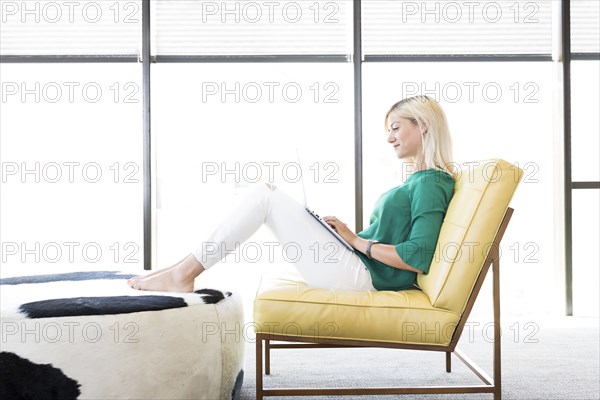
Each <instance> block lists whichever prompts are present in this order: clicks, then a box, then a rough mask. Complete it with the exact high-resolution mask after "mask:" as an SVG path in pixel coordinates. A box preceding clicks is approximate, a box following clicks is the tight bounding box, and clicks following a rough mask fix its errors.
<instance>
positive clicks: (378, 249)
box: [348, 235, 423, 274]
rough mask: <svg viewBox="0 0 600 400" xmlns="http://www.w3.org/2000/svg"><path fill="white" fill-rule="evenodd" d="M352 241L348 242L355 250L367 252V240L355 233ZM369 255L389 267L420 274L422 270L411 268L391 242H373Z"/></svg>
mask: <svg viewBox="0 0 600 400" xmlns="http://www.w3.org/2000/svg"><path fill="white" fill-rule="evenodd" d="M354 236H355V239H354V240H353V242H348V243H349V244H350V245H351V246H352V247H354V248H355V249H356V250H358V251H360V252H361V253H363V254H366V252H367V244H368V243H369V241H368V240H366V239H363V238H361V237H358V236H356V235H354ZM371 257H373V258H374V259H376V260H377V261H381V262H382V263H384V264H387V265H389V266H390V267H394V268H398V269H405V270H408V271H412V272H416V273H418V274H422V273H423V271H421V270H420V269H417V268H413V267H411V266H410V265H408V264H407V263H405V262H404V260H402V258H400V256H399V255H398V252H396V246H393V245H391V244H383V243H375V244H374V245H372V246H371Z"/></svg>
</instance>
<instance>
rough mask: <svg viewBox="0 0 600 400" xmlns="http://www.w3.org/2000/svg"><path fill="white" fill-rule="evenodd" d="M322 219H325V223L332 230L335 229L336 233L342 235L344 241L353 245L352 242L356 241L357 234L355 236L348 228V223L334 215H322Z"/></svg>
mask: <svg viewBox="0 0 600 400" xmlns="http://www.w3.org/2000/svg"><path fill="white" fill-rule="evenodd" d="M323 221H325V222H326V223H327V225H329V226H331V227H332V228H333V230H334V231H336V232H337V233H338V235H340V236H341V237H342V239H344V240H345V241H346V242H348V244H350V245H351V246H352V247H354V242H355V241H356V239H357V238H358V236H356V234H355V233H354V232H352V231H351V230H350V228H348V225H346V224H345V223H343V222H342V221H340V220H339V219H337V218H336V217H333V216H330V215H328V216H326V217H323Z"/></svg>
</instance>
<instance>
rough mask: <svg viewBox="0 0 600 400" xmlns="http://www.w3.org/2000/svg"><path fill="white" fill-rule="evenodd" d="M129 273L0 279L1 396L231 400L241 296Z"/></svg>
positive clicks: (239, 350) (237, 372)
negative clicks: (153, 282) (153, 287)
mask: <svg viewBox="0 0 600 400" xmlns="http://www.w3.org/2000/svg"><path fill="white" fill-rule="evenodd" d="M131 276H132V275H128V274H124V273H121V272H117V271H92V272H73V273H63V274H52V275H34V276H23V277H12V278H3V279H0V305H1V307H2V308H1V314H0V316H1V328H2V329H1V333H2V338H1V340H2V342H1V344H2V346H1V350H0V399H19V400H20V399H23V400H25V399H28V400H29V399H31V400H33V399H35V400H43V399H49V400H50V399H60V400H70V399H211V400H212V399H228V400H229V399H235V398H237V397H238V395H239V392H240V389H241V385H242V381H243V374H244V373H243V362H244V360H243V357H244V338H243V337H242V336H243V335H241V334H240V333H239V332H237V331H239V330H240V329H241V327H242V325H243V307H242V303H241V299H240V298H239V297H238V296H236V295H234V294H232V293H230V292H227V291H221V290H215V289H201V290H196V291H195V292H193V293H163V292H145V291H137V290H134V289H131V288H130V287H129V286H128V285H127V283H126V280H127V279H128V278H130V277H131Z"/></svg>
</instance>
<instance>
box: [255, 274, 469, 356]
mask: <svg viewBox="0 0 600 400" xmlns="http://www.w3.org/2000/svg"><path fill="white" fill-rule="evenodd" d="M458 319H459V315H458V314H457V313H455V312H452V311H447V310H442V309H436V308H434V307H432V306H431V303H430V301H429V297H428V296H427V295H426V294H425V293H423V292H421V291H420V290H417V289H414V290H404V291H399V292H393V291H371V292H359V291H339V290H325V289H315V288H310V287H308V285H307V284H306V283H305V282H304V281H303V280H302V279H301V278H300V277H299V276H296V275H286V276H282V277H276V278H270V279H269V278H267V279H265V278H263V281H262V282H261V285H260V288H259V290H258V293H257V295H256V298H255V300H254V323H255V326H254V328H255V331H256V332H257V333H271V334H273V333H274V334H280V335H290V336H303V337H315V336H318V337H322V338H343V339H352V340H372V341H381V342H394V343H414V344H433V345H447V344H448V343H449V342H450V339H451V336H452V334H453V332H454V328H455V327H456V324H457V323H458Z"/></svg>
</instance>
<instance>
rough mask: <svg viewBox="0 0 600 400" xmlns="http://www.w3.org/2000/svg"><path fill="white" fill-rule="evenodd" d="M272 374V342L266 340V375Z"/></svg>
mask: <svg viewBox="0 0 600 400" xmlns="http://www.w3.org/2000/svg"><path fill="white" fill-rule="evenodd" d="M270 374H271V341H270V340H269V339H266V340H265V375H270Z"/></svg>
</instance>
